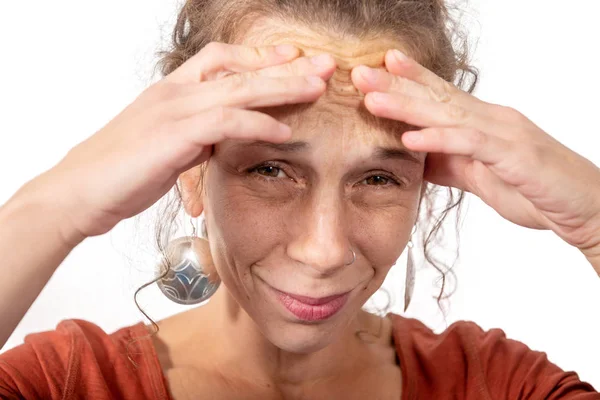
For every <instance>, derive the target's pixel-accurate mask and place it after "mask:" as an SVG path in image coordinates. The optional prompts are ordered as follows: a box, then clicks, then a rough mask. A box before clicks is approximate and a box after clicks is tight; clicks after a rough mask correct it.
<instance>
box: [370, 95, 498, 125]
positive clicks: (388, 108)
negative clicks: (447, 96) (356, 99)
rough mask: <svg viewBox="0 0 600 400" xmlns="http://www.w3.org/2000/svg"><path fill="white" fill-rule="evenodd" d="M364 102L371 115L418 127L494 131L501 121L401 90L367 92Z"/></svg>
mask: <svg viewBox="0 0 600 400" xmlns="http://www.w3.org/2000/svg"><path fill="white" fill-rule="evenodd" d="M365 106H366V107H367V109H368V110H369V111H370V112H371V113H372V114H373V115H375V116H378V117H384V118H389V119H394V120H397V121H402V122H406V123H408V124H411V125H415V126H420V127H430V126H437V127H469V128H476V129H481V130H483V129H486V132H489V133H495V132H496V131H499V130H501V129H500V128H504V125H503V124H500V123H499V122H497V121H493V120H491V119H489V118H487V117H486V116H484V115H482V114H479V113H477V112H474V111H472V110H470V109H467V108H464V107H461V106H459V105H456V104H452V103H440V102H437V101H433V100H427V99H422V98H418V97H412V96H408V95H405V94H402V93H382V92H371V93H367V94H366V96H365Z"/></svg>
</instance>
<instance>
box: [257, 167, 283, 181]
mask: <svg viewBox="0 0 600 400" xmlns="http://www.w3.org/2000/svg"><path fill="white" fill-rule="evenodd" d="M250 172H255V173H257V174H259V175H261V176H265V177H268V178H287V177H288V176H287V175H286V173H285V172H283V170H282V169H281V168H278V167H275V166H273V165H260V166H258V167H255V168H252V169H251V170H250Z"/></svg>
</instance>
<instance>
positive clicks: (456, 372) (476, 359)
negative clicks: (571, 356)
mask: <svg viewBox="0 0 600 400" xmlns="http://www.w3.org/2000/svg"><path fill="white" fill-rule="evenodd" d="M392 320H393V325H394V338H395V342H396V348H397V351H398V357H399V359H400V361H401V363H402V362H404V364H405V366H406V368H407V370H408V371H414V370H416V371H417V372H416V373H415V375H414V376H410V377H408V380H409V384H410V383H411V382H412V386H413V390H414V391H415V392H416V391H418V392H419V394H422V392H423V391H431V390H435V392H430V397H431V398H436V397H439V395H440V394H441V393H442V392H440V391H439V390H443V391H445V392H446V393H448V391H450V392H453V393H457V394H461V396H460V397H459V398H478V399H479V398H488V399H491V398H510V399H539V398H544V399H559V398H560V399H600V394H598V393H597V392H595V391H594V389H593V387H592V386H591V385H589V384H587V383H585V382H581V381H580V380H579V377H578V376H577V374H576V373H575V372H565V371H563V370H562V369H560V368H559V367H558V366H556V365H555V364H553V363H552V362H550V361H549V360H548V357H547V355H546V353H543V352H539V351H533V350H531V349H530V348H529V347H527V346H526V345H525V344H523V343H521V342H519V341H516V340H512V339H509V338H507V337H506V335H505V333H504V331H502V330H501V329H491V330H488V331H486V330H483V329H482V328H481V327H479V326H478V325H477V324H475V323H474V322H470V321H458V322H455V323H453V324H452V325H450V326H449V327H448V328H447V329H446V330H444V331H443V332H441V333H439V334H438V333H434V332H433V331H432V330H431V329H430V328H429V327H427V326H426V325H425V324H423V323H422V322H420V321H418V320H416V319H412V318H404V317H401V316H399V315H392ZM427 379H431V380H433V381H435V384H431V381H429V382H427V381H426V380H427ZM431 388H435V389H431ZM419 397H421V396H419ZM424 397H427V396H424Z"/></svg>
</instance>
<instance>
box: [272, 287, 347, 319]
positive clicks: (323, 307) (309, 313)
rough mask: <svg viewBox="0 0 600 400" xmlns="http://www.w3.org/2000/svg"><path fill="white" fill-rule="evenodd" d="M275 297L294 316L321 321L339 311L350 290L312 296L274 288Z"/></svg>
mask: <svg viewBox="0 0 600 400" xmlns="http://www.w3.org/2000/svg"><path fill="white" fill-rule="evenodd" d="M274 292H275V294H276V297H277V299H278V300H279V302H280V303H281V304H283V306H284V307H285V308H287V309H288V311H290V312H291V313H292V314H293V315H294V316H295V317H296V318H298V319H300V320H303V321H322V320H325V319H328V318H330V317H332V316H333V315H335V314H336V313H337V312H338V311H340V310H341V309H342V308H343V307H344V305H345V304H346V302H347V300H348V297H349V296H350V292H347V293H343V294H338V295H333V296H327V297H321V298H314V297H306V296H299V295H293V294H289V293H285V292H282V291H279V290H277V289H274Z"/></svg>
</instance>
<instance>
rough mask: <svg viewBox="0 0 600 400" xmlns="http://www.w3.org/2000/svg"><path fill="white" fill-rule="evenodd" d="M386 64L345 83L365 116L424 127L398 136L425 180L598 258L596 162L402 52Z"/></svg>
mask: <svg viewBox="0 0 600 400" xmlns="http://www.w3.org/2000/svg"><path fill="white" fill-rule="evenodd" d="M385 67H386V69H373V68H368V67H366V66H359V67H356V68H354V70H353V71H352V80H353V82H354V85H355V86H356V87H357V88H358V89H359V90H360V91H361V92H363V93H366V96H365V105H366V107H367V109H368V110H369V111H370V112H371V113H372V114H374V115H376V116H378V117H384V118H389V119H394V120H398V121H402V122H405V123H407V124H410V125H413V126H417V127H422V128H423V129H422V130H420V131H411V132H406V133H404V134H403V136H402V141H403V143H404V145H405V146H406V147H407V148H408V149H410V150H413V151H420V152H428V153H429V154H428V155H427V159H426V165H425V177H424V178H425V179H426V180H427V181H429V182H432V183H434V184H438V185H443V186H452V187H456V188H459V189H462V190H465V191H468V192H471V193H473V194H475V195H477V196H478V197H480V198H481V199H482V200H483V201H484V202H485V203H487V204H488V205H490V206H491V207H493V208H494V209H495V210H496V211H497V212H498V213H499V214H500V215H501V216H503V217H504V218H506V219H508V220H509V221H512V222H514V223H516V224H519V225H522V226H525V227H529V228H535V229H551V230H552V231H554V232H555V233H556V234H557V235H558V236H560V237H561V238H562V239H564V240H565V241H566V242H568V243H570V244H571V245H573V246H576V247H577V248H579V249H580V250H581V251H582V252H583V253H584V254H585V255H586V256H587V257H588V259H592V258H595V259H598V258H599V257H600V169H599V168H598V167H597V166H596V165H594V164H593V163H592V162H591V161H589V160H587V159H586V158H584V157H582V156H581V155H579V154H577V153H575V152H574V151H572V150H570V149H569V148H567V147H566V146H564V145H562V144H561V143H559V142H558V141H557V140H555V139H554V138H552V137H551V136H550V135H548V134H547V133H546V132H544V131H543V130H542V129H540V128H539V127H538V126H536V125H535V124H534V123H533V122H531V121H530V120H529V119H528V118H526V117H525V116H523V115H522V114H521V113H519V112H518V111H515V110H514V109H511V108H508V107H503V106H499V105H495V104H490V103H486V102H484V101H482V100H479V99H477V98H476V97H474V96H472V95H471V94H469V93H467V92H464V91H462V90H460V89H458V88H456V87H455V86H453V85H452V84H450V83H448V82H447V81H445V80H444V79H442V78H440V77H439V76H437V75H436V74H434V73H433V72H431V71H429V70H428V69H426V68H425V67H423V66H421V65H419V64H418V63H417V62H416V61H414V60H412V59H410V58H407V57H406V56H404V57H403V55H402V54H400V56H399V57H396V56H395V51H392V50H391V51H389V52H387V54H386V56H385ZM369 75H370V76H371V77H369ZM598 273H599V274H600V271H598Z"/></svg>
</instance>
